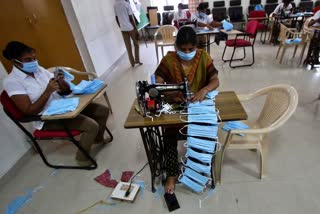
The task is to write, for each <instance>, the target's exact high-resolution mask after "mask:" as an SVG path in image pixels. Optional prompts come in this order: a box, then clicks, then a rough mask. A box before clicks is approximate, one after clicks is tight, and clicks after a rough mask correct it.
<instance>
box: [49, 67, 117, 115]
mask: <svg viewBox="0 0 320 214" xmlns="http://www.w3.org/2000/svg"><path fill="white" fill-rule="evenodd" d="M56 67H59V68H62V69H64V70H66V71H68V72H69V73H71V74H75V75H78V76H88V78H89V80H92V79H96V78H98V76H97V74H96V73H93V72H81V71H78V70H76V69H74V68H70V67H65V66H56ZM56 67H51V68H47V70H48V71H50V72H52V73H53V72H54V71H55V70H56ZM103 96H104V98H105V100H106V102H107V104H108V106H109V109H110V112H111V113H113V112H112V108H111V104H110V101H109V98H108V95H107V92H106V91H104V93H103Z"/></svg>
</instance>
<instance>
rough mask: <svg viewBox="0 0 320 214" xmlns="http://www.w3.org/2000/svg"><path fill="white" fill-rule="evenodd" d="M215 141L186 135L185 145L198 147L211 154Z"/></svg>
mask: <svg viewBox="0 0 320 214" xmlns="http://www.w3.org/2000/svg"><path fill="white" fill-rule="evenodd" d="M216 143H217V142H216V141H211V140H203V139H200V138H195V137H188V138H187V143H186V144H185V146H187V147H188V148H189V147H192V148H195V149H199V150H201V151H204V152H209V153H211V154H213V153H214V150H215V147H216Z"/></svg>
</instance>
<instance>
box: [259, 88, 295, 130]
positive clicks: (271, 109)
mask: <svg viewBox="0 0 320 214" xmlns="http://www.w3.org/2000/svg"><path fill="white" fill-rule="evenodd" d="M255 94H257V96H263V95H266V96H267V97H266V100H265V103H264V106H263V109H262V111H261V113H260V115H259V117H258V119H257V121H256V122H257V124H258V126H259V127H260V128H267V127H269V128H271V129H272V130H275V129H276V128H279V127H280V126H281V125H283V124H284V123H285V122H286V121H287V120H288V119H289V118H290V116H291V115H292V114H293V113H294V111H295V109H296V107H297V105H298V93H297V91H296V90H295V89H294V88H293V87H292V86H289V85H274V86H270V87H266V88H264V89H261V90H259V91H257V92H255ZM272 130H270V131H272Z"/></svg>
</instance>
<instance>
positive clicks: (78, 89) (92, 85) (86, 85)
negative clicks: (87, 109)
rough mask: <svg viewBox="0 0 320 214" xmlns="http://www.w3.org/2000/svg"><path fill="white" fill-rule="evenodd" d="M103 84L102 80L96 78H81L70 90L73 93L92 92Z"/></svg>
mask: <svg viewBox="0 0 320 214" xmlns="http://www.w3.org/2000/svg"><path fill="white" fill-rule="evenodd" d="M103 85H104V82H103V81H101V80H98V79H94V80H92V81H86V80H82V81H81V82H80V83H79V84H78V85H76V86H75V87H74V88H73V90H72V91H73V93H74V94H94V93H96V92H97V91H98V90H99V89H100V88H102V86H103Z"/></svg>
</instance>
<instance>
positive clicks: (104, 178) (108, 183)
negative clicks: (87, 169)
mask: <svg viewBox="0 0 320 214" xmlns="http://www.w3.org/2000/svg"><path fill="white" fill-rule="evenodd" d="M94 180H95V181H97V182H98V183H100V184H101V185H103V186H105V187H110V188H115V187H116V186H117V184H118V182H117V181H116V180H114V179H112V178H111V173H110V171H109V169H107V170H106V171H105V172H104V173H102V174H101V175H99V176H98V177H96V178H95V179H94Z"/></svg>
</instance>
